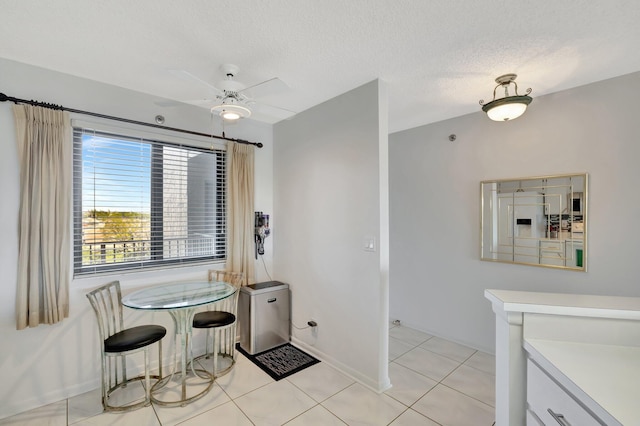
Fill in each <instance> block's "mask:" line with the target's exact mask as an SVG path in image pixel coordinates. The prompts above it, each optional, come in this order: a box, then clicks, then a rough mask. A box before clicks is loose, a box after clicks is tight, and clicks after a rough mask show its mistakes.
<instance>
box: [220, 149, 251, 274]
mask: <svg viewBox="0 0 640 426" xmlns="http://www.w3.org/2000/svg"><path fill="white" fill-rule="evenodd" d="M254 157H255V147H254V146H253V145H247V144H239V143H235V142H229V143H228V145H227V168H228V171H227V229H228V235H229V236H228V239H227V270H228V271H235V272H244V283H243V285H247V284H253V283H254V282H255V272H254V250H255V249H254V239H253V238H254V237H253V232H254V223H253V214H254V207H253V200H254V198H253V197H254V192H255V190H254V170H253V166H254Z"/></svg>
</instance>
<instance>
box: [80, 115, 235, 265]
mask: <svg viewBox="0 0 640 426" xmlns="http://www.w3.org/2000/svg"><path fill="white" fill-rule="evenodd" d="M73 150H74V153H73V158H74V163H73V164H74V165H73V175H74V176H73V177H74V190H73V192H74V274H75V275H83V274H92V273H98V272H104V271H110V270H114V271H115V270H117V271H123V270H138V269H144V268H149V267H159V266H165V265H172V264H185V263H195V262H203V261H211V260H217V259H224V258H225V254H226V200H225V193H226V164H225V159H226V155H225V151H224V150H223V149H215V148H212V149H203V148H199V147H194V146H189V145H182V144H177V143H174V142H165V141H161V140H158V139H156V138H155V135H154V138H153V139H151V138H149V139H147V138H144V137H140V136H139V135H136V136H134V137H132V136H130V135H128V134H126V132H122V134H120V133H113V132H110V131H101V130H96V129H89V128H83V127H74V132H73Z"/></svg>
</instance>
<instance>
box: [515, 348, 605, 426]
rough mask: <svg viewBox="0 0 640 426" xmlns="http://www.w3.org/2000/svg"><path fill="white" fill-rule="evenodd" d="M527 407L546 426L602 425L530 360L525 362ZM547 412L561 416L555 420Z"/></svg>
mask: <svg viewBox="0 0 640 426" xmlns="http://www.w3.org/2000/svg"><path fill="white" fill-rule="evenodd" d="M527 406H528V409H529V410H531V411H532V412H533V413H534V414H535V416H536V417H537V418H538V419H540V421H541V422H542V423H543V424H545V425H547V426H552V425H563V426H567V425H572V426H578V425H579V426H590V425H594V426H598V425H601V424H602V423H600V422H599V421H598V420H596V418H594V417H593V416H592V415H591V414H590V413H589V412H588V411H586V410H585V409H584V408H583V407H582V406H581V405H580V404H578V402H577V401H576V400H574V399H573V397H572V396H571V395H569V394H568V393H567V392H566V391H565V390H564V389H563V388H561V387H560V386H559V385H558V384H557V383H556V382H554V381H553V380H551V378H550V377H549V376H548V375H547V374H546V373H545V372H544V371H543V370H542V369H540V367H538V366H537V365H536V364H534V363H533V362H532V361H531V360H528V361H527ZM549 410H551V412H553V413H555V414H556V415H557V416H558V417H560V416H561V420H560V421H559V420H557V419H555V418H554V417H553V415H552V414H551V412H550V411H549ZM562 421H564V422H565V423H562ZM527 424H528V425H536V426H537V423H535V422H532V423H529V420H527Z"/></svg>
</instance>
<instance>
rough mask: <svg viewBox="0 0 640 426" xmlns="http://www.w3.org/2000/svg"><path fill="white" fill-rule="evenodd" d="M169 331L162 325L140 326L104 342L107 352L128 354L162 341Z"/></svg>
mask: <svg viewBox="0 0 640 426" xmlns="http://www.w3.org/2000/svg"><path fill="white" fill-rule="evenodd" d="M166 334H167V329H166V328H164V327H162V326H161V325H139V326H137V327H131V328H127V329H124V330H122V331H120V332H118V333H116V334H114V335H112V336H110V337H109V338H107V339H106V340H105V341H104V351H105V352H126V351H132V350H134V349H138V348H142V347H145V346H147V345H150V344H152V343H155V342H157V341H159V340H160V339H162V338H163V337H164V336H165V335H166Z"/></svg>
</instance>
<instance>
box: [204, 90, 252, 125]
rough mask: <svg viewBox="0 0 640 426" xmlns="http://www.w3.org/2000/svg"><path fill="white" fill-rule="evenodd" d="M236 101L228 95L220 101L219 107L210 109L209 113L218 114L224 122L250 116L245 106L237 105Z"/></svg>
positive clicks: (249, 111)
mask: <svg viewBox="0 0 640 426" xmlns="http://www.w3.org/2000/svg"><path fill="white" fill-rule="evenodd" d="M239 103H240V102H239V101H238V99H237V98H236V97H235V96H233V95H228V96H227V97H225V98H224V99H223V100H222V103H221V104H220V105H216V106H214V107H213V108H211V113H213V114H218V115H219V116H220V117H222V118H224V119H225V120H231V121H235V120H239V119H241V118H247V117H250V116H251V110H250V109H249V108H247V107H245V106H242V105H239Z"/></svg>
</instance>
